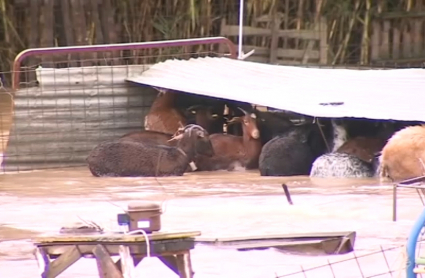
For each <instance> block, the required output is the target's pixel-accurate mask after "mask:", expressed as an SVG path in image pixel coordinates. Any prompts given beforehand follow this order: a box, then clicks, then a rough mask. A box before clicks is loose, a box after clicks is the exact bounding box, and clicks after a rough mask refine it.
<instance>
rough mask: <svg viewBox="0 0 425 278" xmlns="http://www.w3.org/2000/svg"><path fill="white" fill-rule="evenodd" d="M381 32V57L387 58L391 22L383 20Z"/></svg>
mask: <svg viewBox="0 0 425 278" xmlns="http://www.w3.org/2000/svg"><path fill="white" fill-rule="evenodd" d="M383 29H384V30H383V32H382V42H381V47H380V50H379V54H380V56H381V59H388V58H389V54H390V29H391V23H390V21H389V20H385V21H384V28H383Z"/></svg>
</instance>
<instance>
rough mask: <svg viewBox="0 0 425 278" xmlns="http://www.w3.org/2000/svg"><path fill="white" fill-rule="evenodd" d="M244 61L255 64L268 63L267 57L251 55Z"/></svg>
mask: <svg viewBox="0 0 425 278" xmlns="http://www.w3.org/2000/svg"><path fill="white" fill-rule="evenodd" d="M245 61H249V62H256V63H268V62H269V58H268V57H261V56H253V55H252V56H250V57H248V58H246V59H245Z"/></svg>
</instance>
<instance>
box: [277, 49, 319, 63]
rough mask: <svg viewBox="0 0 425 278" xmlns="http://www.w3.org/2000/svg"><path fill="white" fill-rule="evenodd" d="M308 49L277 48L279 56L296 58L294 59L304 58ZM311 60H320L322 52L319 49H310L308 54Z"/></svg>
mask: <svg viewBox="0 0 425 278" xmlns="http://www.w3.org/2000/svg"><path fill="white" fill-rule="evenodd" d="M306 51H308V50H302V49H283V48H279V49H278V50H277V57H278V59H279V58H294V59H302V58H303V57H305V55H306ZM308 58H309V60H318V59H320V52H319V51H317V50H310V52H309V54H308Z"/></svg>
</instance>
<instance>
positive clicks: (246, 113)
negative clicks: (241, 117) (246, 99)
mask: <svg viewBox="0 0 425 278" xmlns="http://www.w3.org/2000/svg"><path fill="white" fill-rule="evenodd" d="M238 109H239V110H241V111H242V112H243V113H244V114H245V115H248V112H246V111H245V110H243V109H242V108H240V107H238Z"/></svg>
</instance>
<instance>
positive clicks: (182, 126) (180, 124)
mask: <svg viewBox="0 0 425 278" xmlns="http://www.w3.org/2000/svg"><path fill="white" fill-rule="evenodd" d="M179 126H180V127H179V129H180V128H184V125H183V124H182V122H181V121H179Z"/></svg>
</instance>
